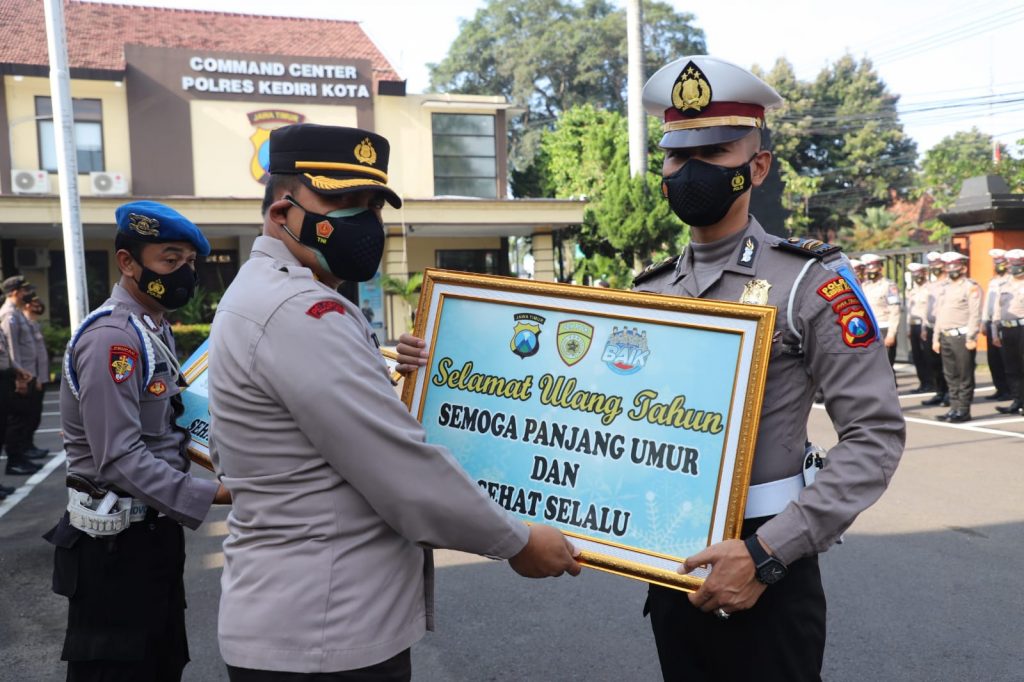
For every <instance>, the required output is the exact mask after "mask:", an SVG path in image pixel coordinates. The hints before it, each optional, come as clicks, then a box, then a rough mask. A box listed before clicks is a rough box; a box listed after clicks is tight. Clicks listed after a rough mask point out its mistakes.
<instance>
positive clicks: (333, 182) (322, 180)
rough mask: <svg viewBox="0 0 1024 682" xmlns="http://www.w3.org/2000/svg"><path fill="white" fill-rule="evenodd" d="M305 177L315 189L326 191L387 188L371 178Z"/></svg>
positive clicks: (307, 175) (306, 174)
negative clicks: (351, 188)
mask: <svg viewBox="0 0 1024 682" xmlns="http://www.w3.org/2000/svg"><path fill="white" fill-rule="evenodd" d="M303 175H305V176H306V177H307V178H309V180H310V182H312V183H313V189H320V190H325V191H329V190H332V189H348V188H349V187H371V186H373V187H387V185H385V184H384V183H383V182H378V181H377V180H371V179H370V178H348V179H345V180H342V179H340V178H329V177H327V176H326V175H310V174H309V173H303Z"/></svg>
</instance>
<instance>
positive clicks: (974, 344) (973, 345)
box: [964, 341, 978, 350]
mask: <svg viewBox="0 0 1024 682" xmlns="http://www.w3.org/2000/svg"><path fill="white" fill-rule="evenodd" d="M964 345H965V346H966V348H967V350H974V349H975V348H977V347H978V342H977V341H967V342H966V343H965V344H964Z"/></svg>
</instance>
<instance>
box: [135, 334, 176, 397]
mask: <svg viewBox="0 0 1024 682" xmlns="http://www.w3.org/2000/svg"><path fill="white" fill-rule="evenodd" d="M141 326H142V328H143V330H144V331H145V332H146V336H147V337H148V338H149V340H150V341H152V342H153V350H154V351H155V353H156V355H158V356H160V358H161V359H162V360H163V361H164V362H166V363H167V370H168V371H169V372H171V374H172V376H171V381H173V382H175V383H177V382H178V377H180V376H182V371H181V363H179V362H178V359H177V358H176V357H174V353H172V352H171V349H170V348H168V347H167V344H166V343H164V341H163V339H161V338H160V336H159V335H158V334H157V333H156V332H154V331H152V330H151V329H150V328H149V327H147V326H146V325H145V324H143V325H141Z"/></svg>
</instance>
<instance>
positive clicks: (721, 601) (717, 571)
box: [679, 540, 768, 613]
mask: <svg viewBox="0 0 1024 682" xmlns="http://www.w3.org/2000/svg"><path fill="white" fill-rule="evenodd" d="M761 544H762V545H763V544H764V543H761ZM765 549H766V550H767V549H768V548H765ZM705 564H711V565H712V569H711V574H710V575H709V576H708V577H707V579H706V580H705V581H704V584H703V585H701V587H700V589H699V590H697V591H696V592H693V593H692V594H690V596H689V599H690V603H691V604H693V605H694V606H696V607H697V608H699V609H700V610H701V611H703V612H704V613H710V612H712V611H714V610H715V609H719V608H720V609H723V610H724V611H725V612H726V613H734V612H736V611H744V610H746V609H749V608H750V607H751V606H753V605H754V604H756V603H757V600H758V599H759V598H760V597H761V594H762V593H763V592H764V589H765V587H767V585H764V584H763V583H761V582H759V581H758V579H757V578H756V577H754V560H753V559H751V558H750V552H748V551H747V548H746V546H745V545H744V544H743V541H742V540H726V541H725V542H719V543H717V544H714V545H711V546H710V547H708V548H707V549H705V550H704V551H702V552H698V553H697V554H694V555H693V556H692V557H688V558H687V559H686V562H685V563H683V565H682V566H680V567H679V572H680V573H683V574H686V573H689V572H690V571H692V570H693V569H695V568H697V567H698V566H703V565H705Z"/></svg>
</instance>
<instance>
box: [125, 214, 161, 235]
mask: <svg viewBox="0 0 1024 682" xmlns="http://www.w3.org/2000/svg"><path fill="white" fill-rule="evenodd" d="M128 227H129V228H131V229H132V230H134V231H135V232H137V233H139V234H141V235H142V236H143V237H159V236H160V230H159V229H157V228H159V227H160V221H159V220H157V219H156V218H150V217H149V216H145V215H139V214H138V213H129V214H128Z"/></svg>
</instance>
